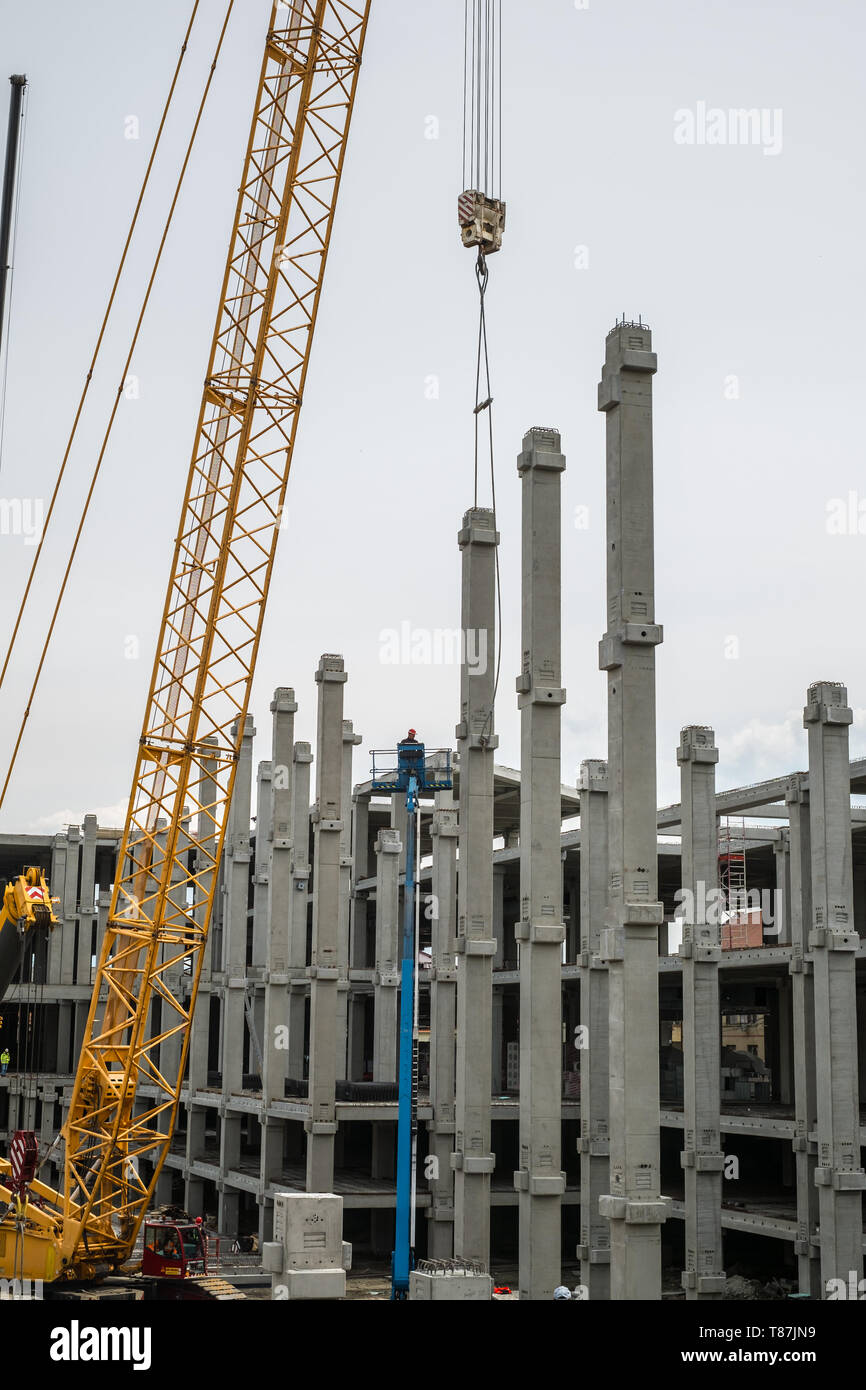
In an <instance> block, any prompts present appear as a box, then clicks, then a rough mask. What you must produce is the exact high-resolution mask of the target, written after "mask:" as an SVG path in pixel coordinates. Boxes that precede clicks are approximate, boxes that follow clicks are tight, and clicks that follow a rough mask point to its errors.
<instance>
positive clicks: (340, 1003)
mask: <svg viewBox="0 0 866 1390" xmlns="http://www.w3.org/2000/svg"><path fill="white" fill-rule="evenodd" d="M360 742H361V735H360V734H356V733H355V730H354V727H353V725H352V721H351V719H344V720H343V762H342V776H341V784H340V785H341V792H340V796H341V802H340V805H341V814H340V818H341V820H342V822H343V829H342V831H341V832H340V923H339V932H338V937H337V967H338V969H339V971H340V978H339V980H338V982H337V1076H338V1077H339V1078H340V1080H342V1079H343V1078H344V1077H347V1076H348V1075H349V1071H348V1060H349V927H350V916H351V904H352V754H353V752H354V750H355V748H357V746H358V744H359V743H360Z"/></svg>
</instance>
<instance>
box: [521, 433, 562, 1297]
mask: <svg viewBox="0 0 866 1390" xmlns="http://www.w3.org/2000/svg"><path fill="white" fill-rule="evenodd" d="M564 468H565V459H564V457H563V455H562V453H561V451H560V438H559V434H558V432H557V431H556V430H548V429H532V430H530V431H529V433H528V434H526V435H525V436H524V439H523V451H522V453H521V454H520V456H519V457H518V460H517V471H518V473H519V474H520V477H521V480H522V496H523V508H522V513H523V545H522V555H523V577H522V586H521V587H522V597H523V604H522V611H523V619H522V648H523V669H522V671H521V673H520V675H519V676H518V677H517V692H518V705H519V708H520V920H519V921H518V923H517V925H516V927H515V935H516V937H517V940H518V941H519V942H520V1166H519V1168H518V1169H517V1172H516V1173H515V1174H514V1186H515V1188H516V1189H517V1191H518V1193H519V1194H520V1195H519V1198H518V1202H519V1223H520V1236H519V1252H520V1298H521V1300H526V1299H531V1300H534V1301H536V1302H541V1301H549V1300H550V1299H552V1298H553V1291H554V1289H555V1288H556V1287H557V1285H558V1284H559V1283H560V1280H561V1267H562V1265H561V1243H562V1195H563V1193H564V1192H565V1174H564V1172H563V1171H562V943H563V941H564V940H565V923H564V921H563V915H562V854H561V850H560V842H559V837H560V830H561V825H562V816H561V800H560V787H561V784H562V776H561V771H560V725H561V706H562V705H563V704H564V703H565V691H564V690H563V688H562V684H561V682H562V655H561V616H560V610H561V514H560V513H561V507H560V492H561V481H562V476H561V475H562V472H563V470H564Z"/></svg>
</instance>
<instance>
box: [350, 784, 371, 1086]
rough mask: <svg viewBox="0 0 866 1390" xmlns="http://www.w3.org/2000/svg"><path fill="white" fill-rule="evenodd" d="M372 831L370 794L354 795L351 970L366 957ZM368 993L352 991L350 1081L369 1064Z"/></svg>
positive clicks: (359, 967)
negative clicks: (361, 886)
mask: <svg viewBox="0 0 866 1390" xmlns="http://www.w3.org/2000/svg"><path fill="white" fill-rule="evenodd" d="M369 832H370V798H369V796H364V795H359V794H357V793H353V795H352V868H351V871H350V872H351V892H350V896H349V972H350V979H351V972H352V970H364V969H366V968H367V966H368V965H369V962H368V960H367V892H366V889H365V890H364V892H363V893H361V892H359V891H358V886H357V885H358V883H359V882H360V881H361V880H362V879H366V878H368V877H369V874H370V865H369V848H368V838H369ZM369 997H370V996H369V994H368V993H366V992H363V993H362V992H361V991H360V990H358V989H357V988H356V989H354V990H352V989H350V991H349V1057H348V1063H347V1072H346V1074H347V1076H348V1079H349V1080H350V1081H360V1080H362V1078H363V1076H364V1073H365V1072H366V1070H367V1067H366V1061H367V1058H366V1054H365V1037H366V1016H367V1001H368V999H369Z"/></svg>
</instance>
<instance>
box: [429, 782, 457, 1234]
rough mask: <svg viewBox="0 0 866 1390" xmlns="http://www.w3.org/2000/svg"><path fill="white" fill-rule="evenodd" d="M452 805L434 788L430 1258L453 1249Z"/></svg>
mask: <svg viewBox="0 0 866 1390" xmlns="http://www.w3.org/2000/svg"><path fill="white" fill-rule="evenodd" d="M457 834H458V823H457V808H456V805H455V803H454V796H453V793H452V792H450V791H443V792H437V793H436V803H435V810H434V812H433V824H432V827H431V836H432V839H433V864H432V877H431V889H432V893H433V919H432V923H431V943H430V952H431V965H430V1106H431V1109H432V1111H433V1119H432V1120H431V1121H430V1123H429V1124H428V1126H427V1132H428V1134H429V1136H430V1147H431V1151H432V1152H431V1157H432V1158H433V1159H434V1160H435V1162H434V1163H433V1176H432V1178H431V1179H430V1206H429V1208H428V1209H427V1217H428V1221H429V1225H428V1227H427V1251H428V1254H429V1256H430V1258H431V1259H436V1260H447V1259H450V1258H451V1256H452V1255H453V1253H454V1173H453V1171H452V1168H451V1152H452V1149H453V1145H454V1081H455V1076H454V1063H455V1056H456V1044H455V1036H454V1029H455V1024H456V1019H457V968H456V959H455V956H454V938H455V936H456V934H457Z"/></svg>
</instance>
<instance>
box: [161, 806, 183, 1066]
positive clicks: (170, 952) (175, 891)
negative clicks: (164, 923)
mask: <svg viewBox="0 0 866 1390" xmlns="http://www.w3.org/2000/svg"><path fill="white" fill-rule="evenodd" d="M189 831H190V818H189V808H188V807H186V806H185V807H184V815H183V820H182V821H181V825H180V829H179V831H178V837H177V854H176V856H175V858H174V859H173V861H172V865H171V887H170V889H169V892H168V901H169V903H170V904H171V908H172V909H173V913H172V915H173V916H174V917H175V920H177V921H180V920H181V919H182V917H183V915H184V913H185V912H186V906H187V905H186V879H187V874H186V871H185V868H184V864H183V861H182V858H181V856H182V855H183V854H184V853H188V852H189V849H190V843H191V842H190V834H189ZM161 956H162V960H163V961H164V962H165V961H169V960H172V959H173V958H175V957H176V956H177V948H176V947H175V946H172V945H171V944H168V943H167V944H166V945H165V946H163V948H162V951H161ZM162 978H163V980H164V982H165V984H166V987H167V990H168V993H169V994H170V995H171V996H172V998H174V999H176V1000H178V1002H179V1003H180V1007H181V1009H183V1008H184V1007H185V1001H184V1000H183V988H184V986H183V965H182V964H181V965H178V964H175V965H169V966H168V967H167V968H166V969H165V971H164V972H163V976H162ZM160 1027H161V1030H162V1032H163V1033H169V1032H170V1036H169V1037H166V1038H163V1041H162V1042H161V1043H160V1044H159V1048H158V1050H157V1053H156V1055H157V1059H158V1062H157V1064H158V1066H159V1068H160V1070H161V1071H162V1073H163V1075H164V1076H166V1077H172V1076H177V1075H178V1073H179V1072H180V1069H181V1063H180V1057H181V1051H182V1048H183V1038H182V1036H181V1033H182V1031H183V1027H184V1023H183V1017H182V1015H181V1013H180V1012H179V1011H178V1009H176V1008H174V1007H173V1006H172V1005H171V1004H170V1003H169V1002H168V999H163V1000H162V1005H161V1012H160Z"/></svg>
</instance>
